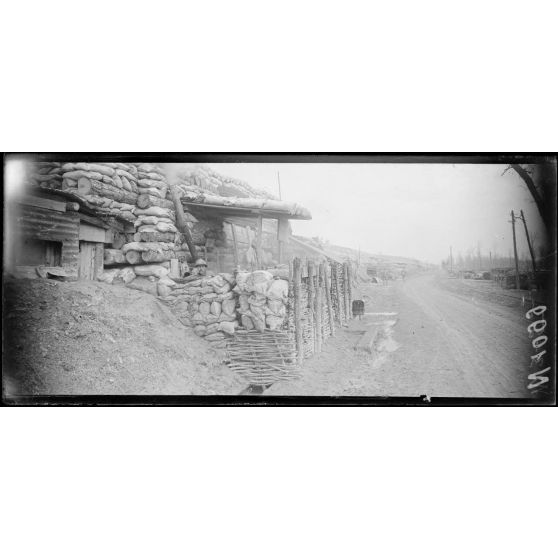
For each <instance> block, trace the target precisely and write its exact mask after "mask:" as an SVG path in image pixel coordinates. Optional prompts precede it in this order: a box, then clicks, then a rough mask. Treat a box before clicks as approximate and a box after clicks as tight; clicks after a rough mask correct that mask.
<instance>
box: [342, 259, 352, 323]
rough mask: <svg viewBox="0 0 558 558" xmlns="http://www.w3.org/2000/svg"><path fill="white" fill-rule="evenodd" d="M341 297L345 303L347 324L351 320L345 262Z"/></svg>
mask: <svg viewBox="0 0 558 558" xmlns="http://www.w3.org/2000/svg"><path fill="white" fill-rule="evenodd" d="M343 287H344V289H343V297H344V301H345V317H346V320H347V324H348V323H349V320H350V319H351V307H350V300H349V299H350V296H349V264H347V262H345V263H344V264H343Z"/></svg>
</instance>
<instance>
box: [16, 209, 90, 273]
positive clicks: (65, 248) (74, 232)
mask: <svg viewBox="0 0 558 558" xmlns="http://www.w3.org/2000/svg"><path fill="white" fill-rule="evenodd" d="M15 225H16V233H15V235H14V237H15V240H16V250H19V249H23V248H22V244H23V243H22V242H21V241H22V240H23V239H25V238H37V239H40V240H49V241H54V242H61V243H62V258H61V265H62V267H64V268H65V269H66V271H67V272H68V273H69V274H70V275H77V271H78V259H79V240H78V234H79V215H78V213H77V212H75V211H66V212H63V213H62V212H59V211H53V210H50V209H46V208H41V207H33V206H27V205H22V206H21V207H20V208H19V213H18V215H17V217H16V219H15Z"/></svg>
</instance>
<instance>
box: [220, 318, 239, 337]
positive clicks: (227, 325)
mask: <svg viewBox="0 0 558 558" xmlns="http://www.w3.org/2000/svg"><path fill="white" fill-rule="evenodd" d="M237 325H238V322H236V321H235V322H221V323H219V325H218V326H217V327H218V328H219V331H222V332H223V333H226V334H227V335H234V330H235V329H236V326H237Z"/></svg>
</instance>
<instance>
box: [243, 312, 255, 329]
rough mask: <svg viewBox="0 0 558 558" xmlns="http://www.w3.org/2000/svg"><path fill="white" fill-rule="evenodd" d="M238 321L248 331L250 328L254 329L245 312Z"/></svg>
mask: <svg viewBox="0 0 558 558" xmlns="http://www.w3.org/2000/svg"><path fill="white" fill-rule="evenodd" d="M240 321H241V323H242V326H243V327H245V328H246V329H247V330H248V331H250V330H251V329H254V322H253V321H252V319H251V318H250V317H249V316H247V315H246V314H243V315H242V317H241V319H240Z"/></svg>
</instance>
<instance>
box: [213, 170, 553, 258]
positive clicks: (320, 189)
mask: <svg viewBox="0 0 558 558" xmlns="http://www.w3.org/2000/svg"><path fill="white" fill-rule="evenodd" d="M209 166H210V167H211V168H213V169H214V170H215V171H217V172H219V173H221V174H224V175H227V176H231V177H234V178H238V179H241V180H244V181H246V182H248V183H249V184H250V185H252V186H255V187H259V188H263V189H265V190H268V191H270V192H272V193H273V194H275V195H278V192H279V188H278V180H277V173H278V172H279V176H280V181H281V194H282V196H281V197H282V199H283V200H286V201H291V202H297V203H300V204H301V205H304V206H305V207H306V208H308V209H309V210H310V212H311V213H312V220H311V221H291V224H292V227H293V232H294V234H299V235H303V236H318V237H321V238H324V239H326V240H329V241H330V242H331V243H333V244H338V245H342V246H348V247H351V248H355V249H358V248H360V249H361V250H363V251H366V252H370V253H373V254H383V255H392V256H403V257H410V258H416V259H419V260H422V261H427V262H431V263H435V264H439V263H440V262H441V261H442V260H443V259H447V258H448V256H449V249H450V246H452V248H453V255H454V258H455V257H457V255H458V253H459V252H461V253H462V254H463V255H465V254H466V253H467V251H468V250H470V249H475V251H476V248H477V245H478V243H480V246H481V252H482V253H483V254H486V255H488V253H489V251H491V252H492V254H493V255H495V254H496V253H498V254H500V255H503V256H508V255H509V254H510V253H513V252H510V251H512V250H513V243H512V228H511V223H510V211H511V210H512V209H513V210H514V211H516V212H519V211H520V210H521V209H523V211H524V213H525V218H526V220H527V225H528V227H529V233H530V235H531V236H532V237H534V244H535V245H541V244H542V243H543V242H544V232H543V231H544V228H543V226H542V221H541V219H540V217H539V214H538V212H537V209H536V206H535V204H534V202H533V201H532V199H531V197H530V194H529V192H528V191H527V188H526V187H525V185H524V183H523V181H522V180H521V179H520V178H519V177H518V176H517V174H516V173H515V171H513V170H508V171H507V172H506V173H505V174H504V175H503V176H502V173H503V172H504V170H505V169H506V167H507V165H463V164H455V165H453V164H391V163H390V164H387V163H385V164H377V163H376V164H366V163H363V164H354V163H345V164H332V163H327V164H314V163H298V164H273V163H234V164H229V163H227V164H224V163H223V164H210V165H209ZM516 225H517V226H516V234H517V242H518V254H519V256H520V257H521V255H522V254H525V255H526V256H527V257H528V248H527V243H526V240H525V234H524V231H523V225H522V223H521V222H517V223H516Z"/></svg>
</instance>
